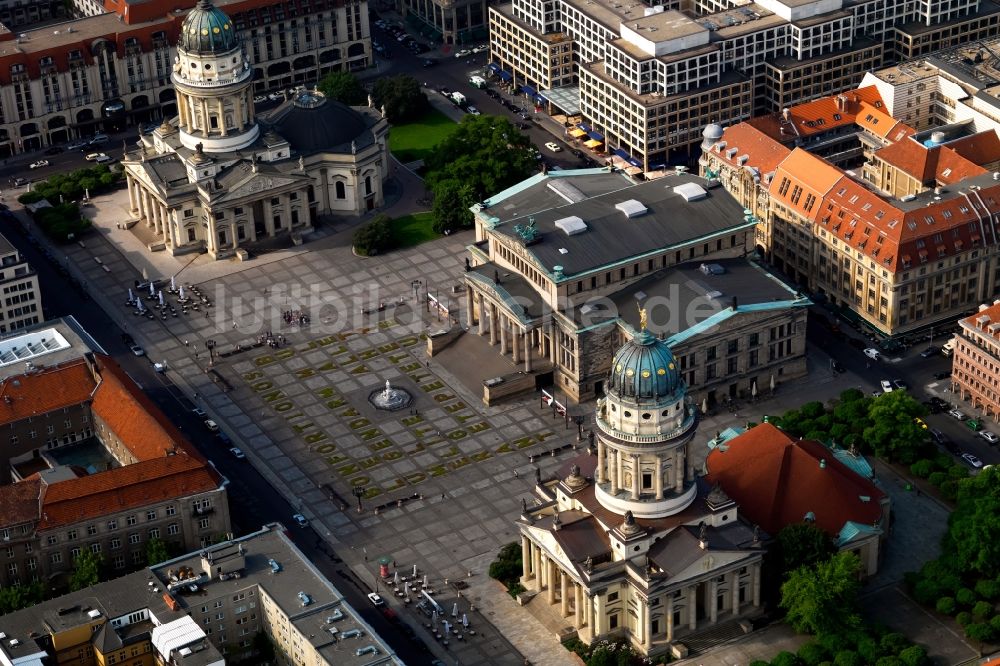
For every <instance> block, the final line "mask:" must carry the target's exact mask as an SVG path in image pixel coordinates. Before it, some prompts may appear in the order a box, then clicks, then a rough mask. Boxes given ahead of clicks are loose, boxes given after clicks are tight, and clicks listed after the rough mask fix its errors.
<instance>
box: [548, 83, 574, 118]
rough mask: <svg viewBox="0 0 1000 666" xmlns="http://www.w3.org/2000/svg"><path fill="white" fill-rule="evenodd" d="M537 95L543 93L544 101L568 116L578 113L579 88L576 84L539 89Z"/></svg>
mask: <svg viewBox="0 0 1000 666" xmlns="http://www.w3.org/2000/svg"><path fill="white" fill-rule="evenodd" d="M539 95H543V96H544V97H545V100H546V101H548V102H551V103H552V104H553V105H554V106H556V107H557V108H558V109H559V110H560V111H562V112H563V113H565V114H566V115H568V116H576V115H579V113H580V88H579V87H577V86H566V87H565V88H554V89H552V90H542V91H539Z"/></svg>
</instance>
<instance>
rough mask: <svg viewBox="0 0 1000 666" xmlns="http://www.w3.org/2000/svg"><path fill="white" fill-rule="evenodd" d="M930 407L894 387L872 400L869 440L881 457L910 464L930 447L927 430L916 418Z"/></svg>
mask: <svg viewBox="0 0 1000 666" xmlns="http://www.w3.org/2000/svg"><path fill="white" fill-rule="evenodd" d="M926 412H927V410H926V409H924V406H923V405H921V404H920V403H919V402H917V401H916V400H914V399H913V397H912V396H911V395H910V394H909V393H907V392H906V391H892V392H891V393H885V394H883V395H880V396H879V397H878V398H876V399H874V400H872V402H871V405H870V406H869V408H868V419H869V421H870V425H869V426H868V427H867V428H865V430H864V437H865V441H867V442H868V445H869V446H871V447H872V449H873V450H874V451H875V454H876V455H878V456H879V457H880V458H885V459H886V460H889V461H892V462H901V463H903V464H906V465H909V464H911V463H913V462H914V461H915V460H917V459H918V458H920V456H921V454H922V453H923V452H924V451H926V450H927V441H928V440H927V431H926V430H924V429H923V428H921V427H920V426H918V425H917V424H916V423H915V422H914V420H913V419H915V418H917V417H918V416H923V415H924V414H926Z"/></svg>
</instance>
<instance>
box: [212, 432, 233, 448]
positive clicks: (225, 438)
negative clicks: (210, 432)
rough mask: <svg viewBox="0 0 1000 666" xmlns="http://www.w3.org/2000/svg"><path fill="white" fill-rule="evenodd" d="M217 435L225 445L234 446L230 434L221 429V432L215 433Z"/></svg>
mask: <svg viewBox="0 0 1000 666" xmlns="http://www.w3.org/2000/svg"><path fill="white" fill-rule="evenodd" d="M215 436H216V437H218V438H219V441H220V442H222V445H223V446H232V445H233V440H232V439H230V438H229V435H227V434H226V433H225V432H223V431H222V430H220V431H219V432H217V433H215Z"/></svg>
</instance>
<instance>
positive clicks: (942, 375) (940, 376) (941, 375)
mask: <svg viewBox="0 0 1000 666" xmlns="http://www.w3.org/2000/svg"><path fill="white" fill-rule="evenodd" d="M949 377H951V370H944V371H942V372H935V373H934V379H948V378H949Z"/></svg>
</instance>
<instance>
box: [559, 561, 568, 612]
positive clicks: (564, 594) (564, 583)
mask: <svg viewBox="0 0 1000 666" xmlns="http://www.w3.org/2000/svg"><path fill="white" fill-rule="evenodd" d="M559 611H560V612H561V613H562V616H563V617H569V576H567V575H566V572H565V571H563V570H561V569H560V570H559Z"/></svg>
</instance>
